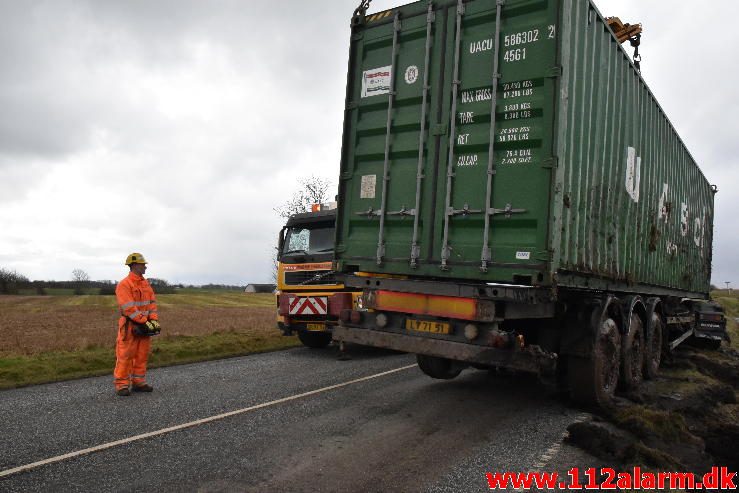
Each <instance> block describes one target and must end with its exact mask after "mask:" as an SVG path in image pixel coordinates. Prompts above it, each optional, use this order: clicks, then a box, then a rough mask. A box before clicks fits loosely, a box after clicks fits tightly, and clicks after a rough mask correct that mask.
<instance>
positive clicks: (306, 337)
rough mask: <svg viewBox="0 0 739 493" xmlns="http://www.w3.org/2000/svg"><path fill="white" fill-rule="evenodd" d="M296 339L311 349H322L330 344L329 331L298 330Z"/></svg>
mask: <svg viewBox="0 0 739 493" xmlns="http://www.w3.org/2000/svg"><path fill="white" fill-rule="evenodd" d="M298 339H300V342H302V343H303V345H304V346H307V347H309V348H313V349H323V348H325V347H326V346H328V345H329V344H331V333H330V332H311V331H309V330H299V331H298Z"/></svg>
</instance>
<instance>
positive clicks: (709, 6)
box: [0, 0, 739, 285]
mask: <svg viewBox="0 0 739 493" xmlns="http://www.w3.org/2000/svg"><path fill="white" fill-rule="evenodd" d="M358 3H359V2H358V0H352V1H348V2H347V1H343V2H342V1H338V0H330V1H313V2H308V1H292V0H291V1H287V0H282V1H280V0H273V1H266V2H256V1H253V0H232V1H228V0H218V1H216V0H209V1H205V0H203V1H188V0H177V1H174V0H172V1H169V0H168V1H161V0H146V1H143V0H141V1H126V0H89V1H84V0H77V1H64V0H49V1H33V0H29V1H17V0H0V267H5V268H10V269H15V270H17V271H18V272H20V273H22V274H25V275H26V276H28V277H29V278H31V279H57V280H67V279H70V278H71V272H72V270H73V269H74V268H81V269H84V270H85V271H87V272H88V273H89V274H90V276H91V278H92V279H120V278H121V277H123V276H124V275H125V271H126V269H125V268H124V266H123V265H122V263H123V261H124V259H125V257H126V255H127V254H128V253H130V252H131V251H140V252H142V253H144V255H146V257H147V258H148V260H149V262H150V268H149V272H148V273H147V274H148V275H149V276H151V277H159V278H164V279H167V280H169V281H170V282H185V283H196V284H201V283H208V282H217V283H229V284H243V283H247V282H269V280H270V253H271V249H272V248H273V245H274V243H275V240H276V234H277V232H278V231H279V228H280V226H281V219H280V218H279V217H278V216H277V215H276V214H275V213H274V211H273V208H274V207H276V206H279V205H280V204H282V203H283V202H284V201H285V200H286V198H287V197H289V195H291V194H292V192H293V191H294V190H295V188H296V186H297V184H296V178H298V177H304V176H308V175H311V174H315V175H319V176H323V177H326V178H330V179H331V180H332V181H333V184H334V185H335V184H336V179H335V177H336V175H337V174H338V166H339V154H340V145H341V130H342V107H343V103H344V88H345V76H346V64H347V54H348V43H349V28H348V24H349V18H350V16H351V14H352V11H353V10H354V8H355V7H356V4H358ZM399 3H403V2H397V1H396V2H394V1H390V0H374V1H373V3H372V7H371V8H370V11H371V12H374V11H380V10H384V9H386V8H389V7H392V6H395V5H398V4H399ZM596 5H597V6H598V7H599V9H600V10H601V12H603V14H605V15H618V16H620V17H621V19H622V20H623V21H625V22H631V23H635V22H641V23H643V25H644V30H645V32H644V35H643V38H642V47H641V52H642V54H643V62H642V70H643V76H644V78H645V80H646V81H647V83H648V84H649V86H650V88H651V89H652V91H653V92H654V94H655V95H656V97H657V99H658V100H659V101H660V103H661V104H662V106H663V108H664V109H665V111H666V113H667V115H668V116H669V118H670V119H671V121H672V122H673V124H674V126H675V127H676V129H677V131H678V133H680V135H681V136H682V137H683V140H684V141H685V143H686V145H687V147H688V148H689V149H690V151H691V153H692V154H693V156H694V157H695V159H696V161H697V162H698V163H699V164H700V166H701V168H702V170H703V172H704V174H705V175H706V177H707V178H708V180H709V181H710V182H711V183H715V184H717V185H718V187H719V190H720V191H719V194H718V195H717V197H716V222H715V227H716V230H715V241H714V276H713V280H714V283H715V284H721V285H723V281H733V282H734V283H736V285H739V263H738V262H736V260H735V258H734V254H735V253H736V251H737V249H738V248H739V228H737V223H738V221H737V211H739V199H737V193H736V192H735V184H737V183H739V167H737V155H739V138H737V135H739V132H738V131H737V130H739V129H738V128H737V123H736V122H737V115H739V96H738V95H737V78H738V75H739V70H738V69H737V62H738V61H739V34H738V33H737V31H738V29H737V27H736V19H737V18H738V17H739V2H737V1H736V0H725V1H718V0H714V1H710V2H706V3H703V4H697V3H695V2H665V1H664V0H623V1H620V0H596Z"/></svg>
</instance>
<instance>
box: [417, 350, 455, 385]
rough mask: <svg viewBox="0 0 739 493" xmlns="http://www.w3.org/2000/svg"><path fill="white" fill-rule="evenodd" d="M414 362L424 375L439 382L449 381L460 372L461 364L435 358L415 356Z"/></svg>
mask: <svg viewBox="0 0 739 493" xmlns="http://www.w3.org/2000/svg"><path fill="white" fill-rule="evenodd" d="M416 362H418V367H419V368H420V369H421V371H422V372H424V373H425V374H426V375H428V376H430V377H431V378H438V379H439V380H451V379H452V378H454V377H456V376H457V375H459V374H460V373H461V372H462V369H463V366H462V364H460V363H458V362H456V361H453V360H450V359H447V358H439V357H437V356H426V355H425V354H417V355H416Z"/></svg>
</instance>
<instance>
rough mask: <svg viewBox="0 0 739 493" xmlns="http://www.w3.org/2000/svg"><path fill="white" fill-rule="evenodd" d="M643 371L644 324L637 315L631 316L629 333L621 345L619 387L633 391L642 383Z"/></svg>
mask: <svg viewBox="0 0 739 493" xmlns="http://www.w3.org/2000/svg"><path fill="white" fill-rule="evenodd" d="M643 371H644V323H643V322H642V320H641V318H639V315H637V314H636V313H632V314H631V319H630V320H629V331H628V333H627V334H626V335H625V336H624V337H623V338H622V345H621V380H620V383H621V387H622V388H623V389H624V390H632V389H635V388H637V387H638V386H639V384H641V382H642V375H643Z"/></svg>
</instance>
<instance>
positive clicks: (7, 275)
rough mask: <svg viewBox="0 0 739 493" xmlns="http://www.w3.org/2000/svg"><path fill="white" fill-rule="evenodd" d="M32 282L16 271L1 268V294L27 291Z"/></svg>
mask: <svg viewBox="0 0 739 493" xmlns="http://www.w3.org/2000/svg"><path fill="white" fill-rule="evenodd" d="M30 284H31V281H30V280H29V279H28V278H27V277H26V276H24V275H23V274H19V273H18V272H17V271H15V270H10V269H5V268H2V267H0V293H2V294H18V290H19V289H26V288H28V287H29V285H30Z"/></svg>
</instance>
